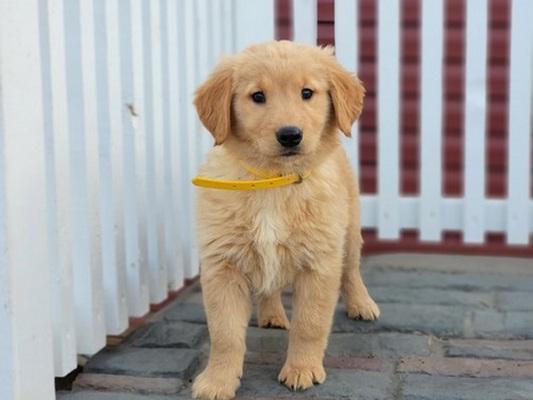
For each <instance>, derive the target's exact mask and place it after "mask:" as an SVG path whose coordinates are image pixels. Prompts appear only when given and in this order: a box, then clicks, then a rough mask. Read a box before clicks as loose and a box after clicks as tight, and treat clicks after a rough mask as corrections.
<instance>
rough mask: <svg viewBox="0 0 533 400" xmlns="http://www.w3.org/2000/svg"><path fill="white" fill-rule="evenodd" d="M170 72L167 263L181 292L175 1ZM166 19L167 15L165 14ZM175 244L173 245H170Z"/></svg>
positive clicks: (171, 4) (170, 12)
mask: <svg viewBox="0 0 533 400" xmlns="http://www.w3.org/2000/svg"><path fill="white" fill-rule="evenodd" d="M166 13H167V15H166V17H167V52H168V57H167V64H168V66H167V70H168V72H167V73H168V82H167V84H166V88H167V89H166V90H167V94H166V97H167V101H166V104H167V106H166V111H165V112H166V113H168V115H169V121H168V123H169V126H168V129H167V131H166V135H165V148H168V153H167V154H166V157H165V159H166V160H167V163H168V164H167V166H166V168H165V171H167V173H168V174H169V175H168V176H167V177H166V179H165V185H166V189H167V210H166V217H165V218H166V219H168V220H169V221H171V224H169V225H167V227H168V229H169V232H168V233H167V235H166V236H165V237H166V238H167V240H168V241H167V244H166V248H167V254H168V252H169V249H172V253H171V257H173V258H174V260H173V262H172V263H170V264H169V263H168V262H167V266H168V269H167V272H168V282H169V288H170V289H171V290H177V289H179V288H180V287H181V286H183V279H184V264H183V256H182V241H183V239H182V237H181V229H180V226H179V224H178V222H181V220H180V218H179V216H180V213H182V212H183V199H182V197H183V196H179V195H178V193H179V192H180V185H181V179H182V178H181V173H182V171H181V146H182V136H184V133H183V132H181V131H180V118H181V117H182V115H183V113H182V112H181V110H180V107H181V104H180V86H181V85H182V84H183V83H182V82H180V80H179V70H180V69H182V68H183V66H182V65H181V63H180V62H179V57H178V56H179V54H178V53H179V46H180V36H179V34H178V24H179V19H178V5H177V3H176V2H175V1H172V0H170V1H167V10H166ZM162 17H163V15H162ZM170 241H172V242H173V243H170Z"/></svg>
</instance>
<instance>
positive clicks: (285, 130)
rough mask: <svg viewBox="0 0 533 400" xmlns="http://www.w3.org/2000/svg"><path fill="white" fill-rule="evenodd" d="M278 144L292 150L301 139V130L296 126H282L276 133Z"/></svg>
mask: <svg viewBox="0 0 533 400" xmlns="http://www.w3.org/2000/svg"><path fill="white" fill-rule="evenodd" d="M276 138H277V139H278V142H279V144H281V145H282V146H283V147H285V148H294V147H296V146H298V145H299V144H300V142H301V141H302V138H303V134H302V130H301V129H300V128H297V127H296V126H284V127H282V128H279V129H278V130H277V131H276Z"/></svg>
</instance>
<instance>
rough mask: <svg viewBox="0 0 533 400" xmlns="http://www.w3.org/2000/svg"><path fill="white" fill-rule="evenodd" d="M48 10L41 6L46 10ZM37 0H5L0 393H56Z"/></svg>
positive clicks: (1, 35) (0, 48) (0, 90)
mask: <svg viewBox="0 0 533 400" xmlns="http://www.w3.org/2000/svg"><path fill="white" fill-rule="evenodd" d="M41 11H42V9H41ZM42 90H43V87H42V78H41V58H40V49H39V2H38V1H36V0H33V1H18V0H5V1H2V2H0V304H1V306H0V338H1V339H0V354H1V356H0V398H2V399H17V400H30V399H43V400H52V399H53V398H54V380H53V376H54V370H53V355H52V329H51V322H50V321H51V308H50V292H51V285H50V284H51V276H50V274H49V260H48V249H47V247H48V243H47V237H46V234H47V214H46V212H47V209H46V208H47V201H46V200H47V199H46V185H47V183H49V182H47V181H46V175H45V169H46V161H45V137H44V132H43V125H44V118H43V97H42V96H43V91H42Z"/></svg>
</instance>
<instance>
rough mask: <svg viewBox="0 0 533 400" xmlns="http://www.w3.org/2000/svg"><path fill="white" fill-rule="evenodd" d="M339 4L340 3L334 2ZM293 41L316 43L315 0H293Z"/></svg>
mask: <svg viewBox="0 0 533 400" xmlns="http://www.w3.org/2000/svg"><path fill="white" fill-rule="evenodd" d="M335 6H336V7H337V6H340V4H335ZM292 7H293V12H292V15H293V16H294V28H293V31H294V41H295V42H301V43H307V44H310V45H312V46H314V45H316V34H317V24H318V22H317V17H316V14H317V0H293V2H292Z"/></svg>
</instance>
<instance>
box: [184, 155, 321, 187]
mask: <svg viewBox="0 0 533 400" xmlns="http://www.w3.org/2000/svg"><path fill="white" fill-rule="evenodd" d="M240 164H241V166H242V167H243V168H244V169H245V170H246V171H248V172H249V173H251V174H252V175H255V176H258V177H260V178H262V179H255V180H251V181H243V180H227V179H215V178H208V177H205V176H197V177H195V178H194V179H193V180H192V183H193V184H194V185H196V186H201V187H205V188H210V189H222V190H260V189H273V188H278V187H282V186H288V185H292V184H294V183H302V181H303V180H304V179H305V178H307V177H308V176H309V175H311V172H309V171H307V172H305V173H303V174H301V175H300V174H289V175H280V174H275V173H272V172H267V171H261V170H258V169H255V168H252V167H250V166H248V165H246V164H244V163H243V162H241V163H240Z"/></svg>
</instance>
